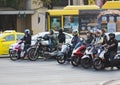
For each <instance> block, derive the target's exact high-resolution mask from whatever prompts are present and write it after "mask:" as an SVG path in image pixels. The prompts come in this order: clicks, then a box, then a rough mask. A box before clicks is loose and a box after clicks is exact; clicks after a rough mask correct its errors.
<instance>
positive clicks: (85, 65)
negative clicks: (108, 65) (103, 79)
mask: <svg viewBox="0 0 120 85" xmlns="http://www.w3.org/2000/svg"><path fill="white" fill-rule="evenodd" d="M81 65H82V67H83V68H85V69H88V68H90V67H91V66H92V62H91V59H90V58H84V59H82V60H81Z"/></svg>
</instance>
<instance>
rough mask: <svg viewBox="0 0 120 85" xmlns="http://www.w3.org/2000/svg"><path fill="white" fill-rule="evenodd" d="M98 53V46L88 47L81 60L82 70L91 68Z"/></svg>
mask: <svg viewBox="0 0 120 85" xmlns="http://www.w3.org/2000/svg"><path fill="white" fill-rule="evenodd" d="M99 52H100V49H99V46H97V45H96V46H94V45H89V46H88V47H87V48H86V50H85V53H84V56H83V57H82V58H81V65H82V67H83V68H85V69H88V68H90V67H91V66H92V63H93V59H94V58H95V57H97V56H98V55H97V54H99Z"/></svg>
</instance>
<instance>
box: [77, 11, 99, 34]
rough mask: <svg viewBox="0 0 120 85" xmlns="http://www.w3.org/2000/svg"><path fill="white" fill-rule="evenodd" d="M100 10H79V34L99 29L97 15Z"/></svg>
mask: <svg viewBox="0 0 120 85" xmlns="http://www.w3.org/2000/svg"><path fill="white" fill-rule="evenodd" d="M100 11H101V10H80V11H79V18H80V22H79V24H80V28H79V31H80V32H81V33H86V32H87V31H91V30H94V29H97V28H98V29H100V24H99V23H98V20H97V16H98V15H99V13H100Z"/></svg>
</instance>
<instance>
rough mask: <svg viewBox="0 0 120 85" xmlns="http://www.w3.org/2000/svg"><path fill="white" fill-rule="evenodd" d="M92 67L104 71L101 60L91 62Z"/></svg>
mask: <svg viewBox="0 0 120 85" xmlns="http://www.w3.org/2000/svg"><path fill="white" fill-rule="evenodd" d="M93 66H94V69H95V70H102V69H104V64H103V62H102V60H101V59H100V58H98V59H95V60H94V61H93Z"/></svg>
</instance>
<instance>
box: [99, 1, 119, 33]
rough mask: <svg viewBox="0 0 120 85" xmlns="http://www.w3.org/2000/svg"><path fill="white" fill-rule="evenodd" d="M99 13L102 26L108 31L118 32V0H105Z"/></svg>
mask: <svg viewBox="0 0 120 85" xmlns="http://www.w3.org/2000/svg"><path fill="white" fill-rule="evenodd" d="M102 10H103V11H102V12H101V13H100V14H99V16H98V19H99V20H101V26H102V28H106V30H107V31H108V32H117V31H119V32H120V1H107V2H106V3H105V4H104V5H103V7H102Z"/></svg>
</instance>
